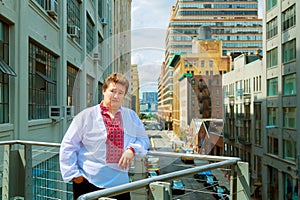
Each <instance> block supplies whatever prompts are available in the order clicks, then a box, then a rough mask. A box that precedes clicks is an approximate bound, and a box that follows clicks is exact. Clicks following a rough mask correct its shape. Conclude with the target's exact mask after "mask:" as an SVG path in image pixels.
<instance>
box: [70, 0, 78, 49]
mask: <svg viewBox="0 0 300 200" xmlns="http://www.w3.org/2000/svg"><path fill="white" fill-rule="evenodd" d="M67 13H68V16H67V20H68V22H67V26H68V28H69V27H71V26H77V27H79V28H80V15H81V12H80V3H79V1H78V0H68V1H67ZM74 39H75V41H76V42H77V43H78V44H81V41H80V34H79V37H76V38H74Z"/></svg>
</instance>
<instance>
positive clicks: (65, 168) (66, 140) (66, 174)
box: [59, 117, 82, 182]
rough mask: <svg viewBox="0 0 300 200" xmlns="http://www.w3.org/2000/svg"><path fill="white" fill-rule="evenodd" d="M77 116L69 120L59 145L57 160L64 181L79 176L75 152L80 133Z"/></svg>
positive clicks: (77, 147)
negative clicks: (69, 122)
mask: <svg viewBox="0 0 300 200" xmlns="http://www.w3.org/2000/svg"><path fill="white" fill-rule="evenodd" d="M79 122H80V120H78V118H76V117H75V118H74V119H73V121H72V122H71V124H70V126H69V128H68V130H67V132H66V133H65V136H64V137H63V140H62V142H61V146H60V152H59V162H60V171H61V175H62V179H63V180H64V181H66V182H68V181H71V180H72V179H73V178H74V177H78V176H81V175H82V173H81V172H80V170H79V168H78V165H77V153H78V151H79V149H80V146H81V135H80V133H82V130H81V128H79V127H82V126H80V124H81V123H79Z"/></svg>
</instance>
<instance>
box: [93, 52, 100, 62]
mask: <svg viewBox="0 0 300 200" xmlns="http://www.w3.org/2000/svg"><path fill="white" fill-rule="evenodd" d="M93 60H94V61H98V60H100V54H99V53H98V52H96V53H93Z"/></svg>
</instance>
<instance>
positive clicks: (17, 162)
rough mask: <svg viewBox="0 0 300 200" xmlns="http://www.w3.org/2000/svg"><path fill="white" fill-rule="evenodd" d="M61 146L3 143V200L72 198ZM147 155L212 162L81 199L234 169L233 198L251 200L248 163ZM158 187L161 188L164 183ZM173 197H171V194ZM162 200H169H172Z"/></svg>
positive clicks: (206, 157) (196, 156)
mask: <svg viewBox="0 0 300 200" xmlns="http://www.w3.org/2000/svg"><path fill="white" fill-rule="evenodd" d="M59 147H60V144H58V143H46V142H32V141H21V140H13V141H2V142H0V150H1V154H0V155H1V158H2V163H1V166H2V168H1V174H2V182H1V188H2V200H9V199H26V200H28V199H62V200H64V199H72V198H73V193H72V185H71V183H65V182H63V181H62V179H61V175H60V170H59V160H58V154H59ZM148 155H152V156H160V157H168V158H179V157H182V156H185V157H186V156H188V157H192V158H193V159H194V160H206V161H210V162H211V163H210V164H207V165H202V166H195V167H192V168H188V169H184V170H181V171H174V172H171V173H168V174H162V175H159V176H156V177H152V178H144V179H140V180H137V181H133V182H131V183H128V184H124V185H120V186H117V187H112V188H109V189H104V190H99V191H96V192H92V193H88V194H84V195H82V196H80V197H79V199H97V198H100V197H109V196H111V195H117V194H121V193H124V192H128V191H134V190H137V189H139V188H148V187H149V185H150V188H151V187H154V186H153V184H155V183H157V182H159V183H161V182H163V181H169V180H173V179H177V178H180V177H185V176H188V175H192V174H196V173H198V172H202V171H207V170H213V169H219V168H228V167H229V168H230V169H231V170H230V188H231V189H230V195H231V199H249V198H250V187H249V177H248V176H249V175H248V174H249V172H248V163H244V162H241V161H240V159H239V158H235V157H224V156H209V155H200V154H184V153H173V152H158V151H149V152H148ZM157 185H158V187H160V186H161V185H163V184H157ZM157 185H156V186H157ZM170 195H171V196H172V194H170ZM153 197H154V199H157V200H158V199H159V200H160V199H162V198H160V197H155V195H154V196H153ZM169 197H170V196H169ZM163 199H168V200H169V199H171V198H163Z"/></svg>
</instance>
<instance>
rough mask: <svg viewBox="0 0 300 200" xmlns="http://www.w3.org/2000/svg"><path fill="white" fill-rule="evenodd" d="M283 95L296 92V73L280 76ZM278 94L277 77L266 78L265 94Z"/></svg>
mask: <svg viewBox="0 0 300 200" xmlns="http://www.w3.org/2000/svg"><path fill="white" fill-rule="evenodd" d="M282 79H283V81H282V86H283V95H295V94H296V91H297V90H296V86H297V84H296V83H297V82H296V74H295V73H294V74H288V75H285V76H283V77H282ZM277 95H278V78H277V77H275V78H271V79H268V80H267V96H269V97H270V96H277Z"/></svg>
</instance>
